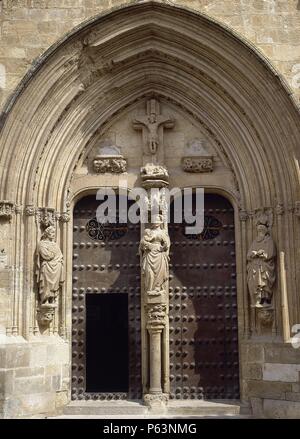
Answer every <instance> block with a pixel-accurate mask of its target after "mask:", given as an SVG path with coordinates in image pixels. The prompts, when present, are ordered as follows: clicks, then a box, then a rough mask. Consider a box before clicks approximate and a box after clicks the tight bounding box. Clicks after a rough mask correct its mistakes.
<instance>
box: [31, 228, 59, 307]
mask: <svg viewBox="0 0 300 439" xmlns="http://www.w3.org/2000/svg"><path fill="white" fill-rule="evenodd" d="M37 256H38V258H37V282H38V286H39V295H40V301H41V305H49V304H54V303H55V300H56V298H57V296H58V292H59V287H60V285H61V284H62V283H63V282H64V261H63V255H62V252H61V250H60V248H59V246H58V244H57V243H56V242H55V228H54V227H52V226H50V227H47V228H46V230H45V232H44V234H43V236H42V239H41V241H40V242H39V244H38V248H37Z"/></svg>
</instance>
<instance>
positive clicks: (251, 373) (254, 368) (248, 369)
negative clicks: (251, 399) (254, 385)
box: [243, 363, 262, 380]
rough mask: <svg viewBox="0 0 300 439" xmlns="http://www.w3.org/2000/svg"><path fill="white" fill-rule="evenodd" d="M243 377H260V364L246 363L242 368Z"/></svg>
mask: <svg viewBox="0 0 300 439" xmlns="http://www.w3.org/2000/svg"><path fill="white" fill-rule="evenodd" d="M243 373H244V378H246V379H250V380H261V379H262V366H261V365H260V364H251V363H250V364H246V365H245V367H244V370H243Z"/></svg>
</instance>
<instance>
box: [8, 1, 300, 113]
mask: <svg viewBox="0 0 300 439" xmlns="http://www.w3.org/2000/svg"><path fill="white" fill-rule="evenodd" d="M143 1H144V0H133V2H136V3H139V2H143ZM145 1H147V0H145ZM160 1H161V2H162V3H168V4H174V5H183V6H186V7H189V8H193V9H195V10H196V11H199V12H201V13H205V14H207V15H208V16H209V17H211V18H213V19H216V20H218V21H219V22H220V23H223V24H225V25H227V26H229V27H230V28H231V29H233V30H234V31H236V32H238V33H239V34H240V36H241V37H242V38H246V39H247V40H248V41H250V42H251V43H252V44H254V45H255V47H256V48H257V49H259V50H260V51H261V52H262V53H263V54H264V55H265V56H266V57H268V59H269V60H270V61H271V63H272V64H273V66H274V67H275V68H276V69H278V71H279V72H280V73H281V75H282V76H283V77H284V78H285V80H286V81H287V82H288V84H289V85H290V87H291V88H292V90H293V92H294V94H295V97H296V99H297V100H299V98H300V1H299V0H160ZM127 3H131V1H128V0H3V1H1V2H0V108H1V106H3V104H4V102H5V100H6V99H7V97H8V96H9V95H10V94H11V93H12V92H13V90H14V89H15V87H16V86H17V84H18V83H19V81H20V80H21V79H22V77H23V76H24V75H25V73H26V72H27V71H28V69H29V68H30V67H31V66H32V64H33V63H34V60H35V58H37V57H38V56H40V55H41V54H42V53H43V52H44V51H45V50H46V49H48V48H49V47H50V46H51V45H52V44H53V43H55V42H56V41H57V40H58V39H60V38H62V37H63V36H64V35H65V34H66V33H67V32H69V31H71V30H72V29H73V28H74V27H75V26H77V25H79V24H81V23H82V22H84V21H85V20H87V19H89V18H91V17H93V16H95V15H97V14H99V13H101V12H103V11H106V10H108V9H109V8H112V7H117V6H120V5H125V4H127Z"/></svg>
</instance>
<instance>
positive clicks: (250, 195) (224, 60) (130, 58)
mask: <svg viewBox="0 0 300 439" xmlns="http://www.w3.org/2000/svg"><path fill="white" fill-rule="evenodd" d="M136 41H139V44H138V45H137V44H136ZM86 53H92V54H93V56H92V58H93V63H96V67H95V69H92V74H89V69H88V71H86V70H85V67H84V63H83V62H82V60H83V59H84V58H83V55H84V54H86ZM97 60H101V61H99V63H102V67H101V66H99V68H98V66H97V63H98V61H97ZM266 83H267V84H268V87H266V85H265V84H266ZM37 90H38V93H37ZM153 96H155V99H158V100H160V101H161V102H162V101H164V102H172V103H175V104H176V105H178V107H179V108H180V109H181V110H182V111H184V112H186V114H188V115H190V116H192V117H193V118H194V120H195V123H199V125H201V126H205V130H206V132H207V133H208V134H210V135H211V137H212V138H213V139H214V140H215V144H216V146H217V149H218V153H220V155H222V156H224V157H225V159H226V161H227V163H229V164H230V167H231V169H232V171H233V175H234V181H233V188H232V191H229V190H228V192H227V194H229V196H230V198H231V200H232V202H233V204H234V206H235V207H236V208H238V207H240V206H243V209H242V211H241V222H240V224H237V225H236V238H237V242H238V243H239V247H238V248H239V255H238V259H237V264H238V269H237V271H238V273H240V274H241V276H240V278H241V279H239V280H238V282H239V283H238V291H239V294H241V295H242V296H243V297H242V298H241V300H240V303H243V306H244V307H245V308H246V307H248V305H249V297H248V292H247V288H246V286H247V282H246V251H247V248H248V247H249V246H250V244H251V241H252V240H253V232H254V231H255V226H254V224H253V218H252V216H251V215H250V216H248V214H247V212H248V213H249V212H254V210H255V207H256V206H264V205H269V206H274V205H275V204H276V201H275V200H284V205H285V206H293V210H294V213H295V214H293V212H289V211H287V212H285V215H284V217H285V218H286V222H285V223H284V222H283V221H282V217H283V215H281V213H280V214H278V215H277V218H276V221H275V222H274V226H273V233H274V236H276V237H277V241H276V244H277V246H278V250H279V249H280V250H284V251H285V252H286V260H287V261H289V263H290V264H291V266H290V267H289V269H288V270H287V290H288V294H289V297H288V298H289V306H290V314H291V325H292V324H295V323H297V322H299V321H300V309H299V298H298V292H297V288H296V286H297V284H299V282H300V278H299V276H300V261H299V258H298V257H297V246H296V239H295V233H296V231H297V230H298V229H299V220H298V218H297V215H298V216H299V201H298V200H299V199H300V191H299V184H298V183H295V182H298V173H297V172H298V171H297V166H296V164H295V160H294V157H298V156H299V141H298V139H299V138H300V123H299V112H298V110H297V108H296V106H295V105H294V102H293V101H292V100H291V98H290V96H289V90H288V89H287V87H286V86H285V85H284V83H283V81H282V78H280V75H278V74H275V73H274V69H273V67H272V66H270V65H269V63H268V61H267V60H266V59H264V58H263V57H262V56H261V55H259V54H258V53H256V52H255V50H254V48H253V47H252V46H250V45H249V44H247V42H245V41H240V40H239V39H238V37H237V36H236V35H234V34H233V33H231V32H230V31H229V30H228V29H226V28H224V27H222V26H221V25H219V24H217V23H215V22H214V21H212V20H209V19H208V18H207V17H205V16H202V15H201V14H197V13H193V12H191V11H188V10H185V9H184V8H180V7H173V6H171V5H166V4H161V3H157V2H142V3H141V4H133V5H131V6H129V7H127V8H122V9H120V10H115V11H114V12H112V13H111V15H110V16H109V19H107V16H102V17H98V18H95V19H93V20H90V22H89V23H86V24H84V25H83V26H82V27H80V28H79V29H77V30H76V31H74V33H73V34H71V35H70V36H69V37H68V38H65V39H64V40H62V41H61V42H59V43H57V44H56V45H55V46H53V48H52V49H50V50H49V51H48V53H47V55H44V56H43V57H41V58H40V59H39V60H38V61H37V63H36V68H34V69H32V70H31V71H30V73H29V74H28V75H27V77H26V78H25V79H24V80H23V81H22V84H21V85H20V86H19V88H18V92H16V93H15V95H14V96H13V97H12V99H11V100H10V101H9V102H8V104H7V106H6V108H5V109H4V112H3V114H2V119H1V127H2V128H1V139H0V151H1V155H0V160H1V169H2V170H3V171H1V180H0V198H1V199H2V200H11V201H12V202H13V203H17V204H19V205H22V206H27V208H26V215H25V216H24V218H25V219H24V221H20V219H19V218H20V217H19V216H16V215H14V216H11V215H10V208H9V213H8V216H9V217H10V218H11V219H12V221H11V224H9V225H8V227H10V229H9V230H10V232H9V233H10V235H9V239H11V240H12V239H13V240H14V243H15V244H14V246H10V250H9V251H10V254H9V255H8V256H9V260H11V261H13V262H12V263H13V265H14V266H15V267H16V270H15V272H14V279H13V282H12V284H11V289H10V293H11V297H12V300H11V308H12V309H11V310H10V311H11V312H9V315H10V316H12V317H11V322H10V331H11V332H12V333H13V334H14V335H18V334H20V335H24V336H25V337H29V335H30V331H31V330H32V329H31V328H32V327H34V325H35V323H36V322H35V318H33V317H32V308H33V307H34V303H35V298H34V295H33V293H32V291H33V290H34V276H33V273H34V265H33V260H34V258H33V256H34V251H35V248H34V246H33V245H31V244H30V243H31V242H32V241H35V244H36V243H37V242H38V239H39V236H38V235H37V224H36V223H35V219H36V215H39V213H38V212H37V213H35V212H34V211H33V209H34V207H33V206H53V209H54V212H63V217H62V218H61V222H60V223H59V226H58V229H57V232H58V234H57V241H58V243H59V244H60V246H61V249H62V252H63V253H64V255H65V257H66V260H65V263H66V270H67V272H68V273H70V272H71V270H72V268H71V267H72V261H71V259H72V255H71V252H70V250H69V249H70V248H71V242H72V238H71V232H70V223H68V222H67V221H68V219H69V218H68V215H69V212H68V210H67V209H65V199H66V194H67V193H68V195H69V196H70V198H69V199H70V200H71V205H73V204H74V202H75V198H76V196H78V194H79V193H80V191H81V192H83V191H90V190H92V189H93V190H94V189H95V188H96V187H98V186H97V184H98V185H99V181H100V177H101V178H102V177H103V178H104V176H102V175H101V176H97V175H96V176H94V177H95V179H94V180H92V183H89V184H87V185H85V186H84V185H83V186H81V187H79V188H78V187H77V186H76V181H75V180H76V179H75V177H74V170H75V169H76V167H77V165H78V163H79V160H80V158H81V157H82V154H83V153H84V151H85V150H86V149H87V148H88V145H89V142H90V140H91V139H92V138H93V136H95V135H96V133H98V132H99V130H102V129H103V128H105V127H109V126H111V125H112V124H113V122H114V121H115V120H116V119H117V118H118V116H119V115H120V114H122V113H123V112H124V111H126V110H127V109H128V108H130V107H131V106H132V105H133V104H134V103H136V102H139V101H140V100H141V99H145V98H146V97H147V98H150V99H151V98H152V97H153ZM282 114H284V115H285V117H284V118H283V117H282ZM262 115H264V117H263V118H262ZM19 121H22V123H20V122H19ZM20 139H22V141H20ZM156 145H157V141H156V140H155V139H154V141H153V139H152V148H154V149H155V146H156ZM158 146H159V145H158ZM180 172H181V171H180ZM178 175H179V176H180V175H181V174H178ZM185 175H187V174H185ZM213 175H214V173H213V174H212V176H213ZM97 178H99V180H97ZM101 181H102V180H101ZM114 182H115V180H114ZM199 185H201V181H199ZM234 186H235V187H234ZM237 187H238V188H239V199H238V198H237V196H236V190H235V188H237ZM210 189H215V190H217V191H221V190H222V181H218V182H216V183H212V184H211V185H210ZM5 209H6V208H5ZM278 211H280V212H281V209H279V210H278ZM245 212H246V214H245ZM48 213H49V211H48ZM5 215H6V214H5ZM43 215H44V214H43ZM43 215H42V216H43ZM6 216H7V215H6ZM50 217H51V219H52V212H50ZM56 219H57V218H56ZM43 221H44V223H45V224H44V226H45V227H46V225H47V224H48V223H49V224H50V222H49V218H48V216H47V215H45V216H43ZM46 223H47V224H46ZM297 233H298V232H297ZM24 237H28V241H29V242H27V241H26V240H25V239H24ZM240 249H241V251H240ZM22 267H23V268H24V272H26V275H24V276H23V272H22V270H21V268H22ZM274 288H275V287H274ZM66 290H67V291H69V293H68V294H70V291H71V283H70V279H69V280H68V279H66ZM277 291H278V288H277ZM277 291H276V290H275V289H274V293H273V295H275V294H276V292H277ZM149 312H150V309H149ZM156 312H158V313H163V311H162V310H161V309H160V310H159V311H156ZM24 313H25V315H24ZM69 314H70V313H69V302H68V300H67V298H66V297H63V298H62V307H61V312H60V314H59V319H60V321H59V327H61V328H62V333H65V329H66V326H67V325H66V319H68V318H69V317H68V316H69ZM150 314H151V315H153V313H152V312H150ZM246 315H247V312H246V311H245V312H244V311H241V312H240V313H239V316H242V317H241V319H242V321H240V322H239V327H240V328H241V334H244V333H246V334H247V330H248V328H247V318H246V317H245V316H246ZM156 316H159V315H158V314H156ZM48 317H49V316H46V317H45V318H48ZM274 318H276V320H277V324H278V325H279V324H280V316H278V313H277V314H276V313H275V312H274ZM68 324H69V325H70V321H68ZM279 332H280V330H279Z"/></svg>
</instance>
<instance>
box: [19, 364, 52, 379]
mask: <svg viewBox="0 0 300 439" xmlns="http://www.w3.org/2000/svg"><path fill="white" fill-rule="evenodd" d="M44 374H45V369H44V368H43V367H20V368H18V369H16V371H15V376H16V378H22V377H32V376H36V375H44Z"/></svg>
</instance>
